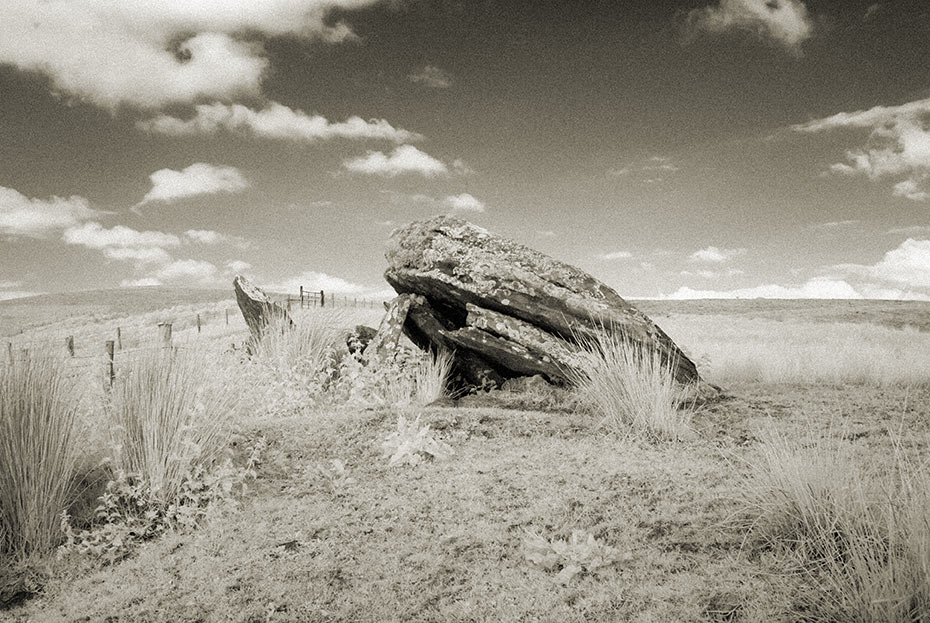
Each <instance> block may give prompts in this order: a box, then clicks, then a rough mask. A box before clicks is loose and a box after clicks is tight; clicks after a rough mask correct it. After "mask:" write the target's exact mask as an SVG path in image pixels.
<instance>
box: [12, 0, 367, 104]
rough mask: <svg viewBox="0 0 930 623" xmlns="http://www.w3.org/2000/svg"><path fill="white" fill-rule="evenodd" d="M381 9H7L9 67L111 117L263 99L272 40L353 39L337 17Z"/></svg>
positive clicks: (81, 5) (334, 2) (65, 2)
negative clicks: (118, 111)
mask: <svg viewBox="0 0 930 623" xmlns="http://www.w3.org/2000/svg"><path fill="white" fill-rule="evenodd" d="M377 1H378V0H263V1H262V2H255V1H254V0H214V1H210V2H190V1H189V0H159V1H158V2H125V1H124V0H61V1H56V2H38V1H35V0H24V1H16V2H6V3H4V7H3V19H2V20H0V63H3V64H9V65H12V66H14V67H16V68H18V69H20V70H23V71H30V72H36V73H40V74H43V75H46V76H48V77H49V78H50V80H51V83H52V86H53V88H55V89H56V90H58V91H62V92H65V93H68V94H71V95H75V96H77V97H80V98H84V99H86V100H88V101H90V102H93V103H95V104H97V105H100V106H105V107H109V108H116V107H118V106H120V105H122V104H128V105H131V106H136V107H140V108H159V107H162V106H164V105H167V104H172V103H188V102H193V101H195V100H197V99H202V98H214V99H226V98H230V97H234V96H238V95H243V94H245V95H255V94H257V93H258V92H259V90H260V86H261V79H262V76H263V74H264V71H265V70H266V68H267V66H268V59H267V56H266V55H265V51H264V49H263V46H262V42H263V39H264V38H266V37H284V36H287V37H297V38H301V39H308V38H317V39H321V40H324V41H329V42H338V41H344V40H346V39H351V38H353V37H354V35H353V33H352V30H351V29H350V28H349V27H348V25H347V24H345V23H344V22H337V23H335V24H333V23H331V21H329V15H330V13H331V12H332V11H333V10H334V9H356V8H362V7H365V6H369V5H372V4H375V3H376V2H377Z"/></svg>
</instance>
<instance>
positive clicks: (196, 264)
mask: <svg viewBox="0 0 930 623" xmlns="http://www.w3.org/2000/svg"><path fill="white" fill-rule="evenodd" d="M216 274H217V268H216V266H214V265H213V264H211V263H210V262H205V261H203V260H175V261H173V262H171V263H169V264H166V265H165V266H162V267H161V268H159V269H158V270H156V271H155V272H154V273H153V274H152V275H151V277H152V278H154V279H156V280H158V281H159V282H161V283H164V282H166V281H169V282H172V281H173V282H177V281H183V282H187V283H190V282H195V283H199V284H208V283H212V282H214V281H215V280H216Z"/></svg>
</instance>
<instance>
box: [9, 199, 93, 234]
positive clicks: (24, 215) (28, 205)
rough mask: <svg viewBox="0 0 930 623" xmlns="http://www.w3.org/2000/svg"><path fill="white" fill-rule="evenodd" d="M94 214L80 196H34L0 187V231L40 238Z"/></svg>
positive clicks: (89, 217) (85, 200)
mask: <svg viewBox="0 0 930 623" xmlns="http://www.w3.org/2000/svg"><path fill="white" fill-rule="evenodd" d="M98 214H99V212H97V211H96V210H92V209H91V208H90V206H89V204H88V202H87V199H84V198H83V197H78V196H72V197H68V198H64V197H51V198H50V199H36V198H31V197H27V196H25V195H23V194H22V193H20V192H18V191H16V190H13V189H12V188H5V187H3V186H0V234H5V235H9V236H27V237H30V238H44V237H47V236H48V235H50V234H53V233H57V232H59V231H61V230H63V229H65V228H68V227H72V226H74V225H77V224H78V223H80V222H82V221H85V220H87V219H91V218H94V217H95V216H97V215H98Z"/></svg>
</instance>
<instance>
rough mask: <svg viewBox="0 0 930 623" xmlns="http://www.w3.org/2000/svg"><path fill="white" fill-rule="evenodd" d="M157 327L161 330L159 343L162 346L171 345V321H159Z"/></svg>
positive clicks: (167, 346) (168, 346)
mask: <svg viewBox="0 0 930 623" xmlns="http://www.w3.org/2000/svg"><path fill="white" fill-rule="evenodd" d="M158 328H159V330H161V345H162V347H163V348H170V347H171V323H170V322H159V323H158Z"/></svg>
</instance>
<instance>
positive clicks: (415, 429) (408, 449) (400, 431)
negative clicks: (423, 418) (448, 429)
mask: <svg viewBox="0 0 930 623" xmlns="http://www.w3.org/2000/svg"><path fill="white" fill-rule="evenodd" d="M381 449H382V451H383V452H384V456H387V457H390V458H389V460H388V466H390V467H398V466H401V465H419V464H420V463H422V462H423V461H426V460H430V459H444V458H447V457H450V456H452V455H453V454H454V451H453V450H452V447H451V446H449V445H448V444H446V443H443V442H442V441H439V440H438V439H436V438H435V437H433V432H432V431H431V430H430V427H429V424H424V425H422V426H421V425H420V416H417V417H416V418H415V419H413V420H408V419H407V418H405V417H404V416H403V415H399V416H398V417H397V429H396V430H394V431H393V432H391V433H390V434H389V435H388V436H387V437H386V438H385V440H384V441H383V442H382V443H381Z"/></svg>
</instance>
